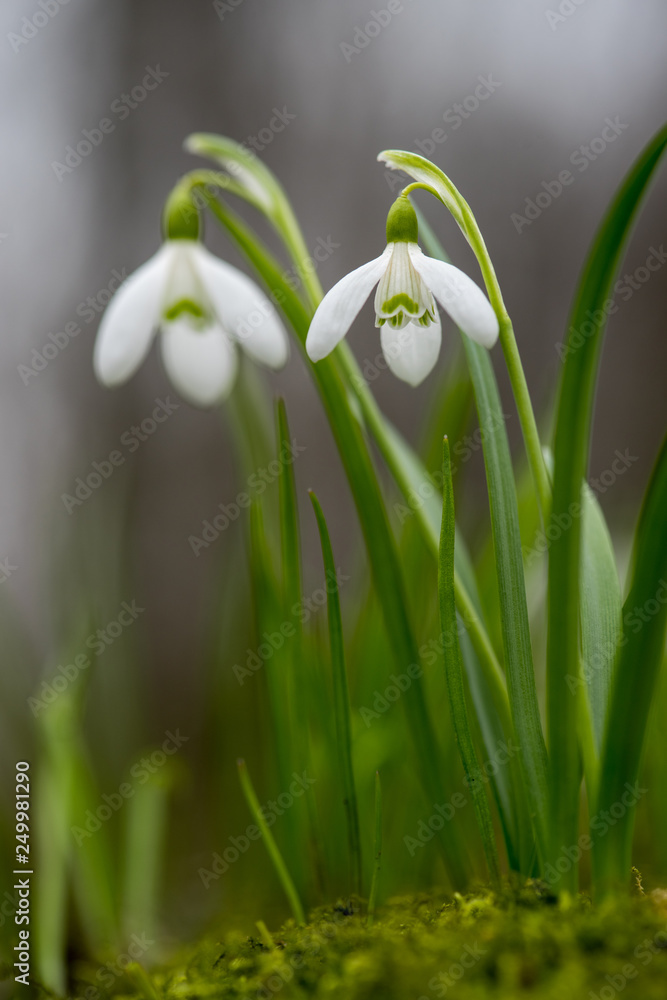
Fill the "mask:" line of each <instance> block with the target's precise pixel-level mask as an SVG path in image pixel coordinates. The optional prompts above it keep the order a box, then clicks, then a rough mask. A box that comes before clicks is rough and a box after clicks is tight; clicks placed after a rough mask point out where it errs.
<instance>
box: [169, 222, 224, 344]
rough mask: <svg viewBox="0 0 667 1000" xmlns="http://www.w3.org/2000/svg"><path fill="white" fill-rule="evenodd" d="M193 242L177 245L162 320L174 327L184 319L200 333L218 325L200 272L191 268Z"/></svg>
mask: <svg viewBox="0 0 667 1000" xmlns="http://www.w3.org/2000/svg"><path fill="white" fill-rule="evenodd" d="M191 242H192V241H190V240H180V241H176V240H175V241H174V245H175V247H176V248H177V251H178V252H176V253H175V254H174V257H173V261H172V264H171V268H170V274H169V281H168V283H167V295H166V299H165V302H164V305H163V309H162V316H163V319H164V320H166V321H167V322H172V323H173V322H174V320H177V319H183V320H185V321H186V322H188V323H189V324H190V326H192V327H193V328H194V329H197V330H200V329H204V328H205V327H208V326H209V325H210V324H211V323H213V322H215V312H214V309H213V305H212V303H211V302H210V299H209V296H208V294H207V292H206V289H205V288H204V286H203V284H202V282H201V279H200V277H199V275H198V274H197V270H196V268H194V267H193V266H192V261H191V259H190V255H189V253H188V251H189V249H190V243H191ZM179 243H180V244H182V246H179Z"/></svg>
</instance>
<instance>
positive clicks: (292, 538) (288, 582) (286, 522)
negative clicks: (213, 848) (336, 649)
mask: <svg viewBox="0 0 667 1000" xmlns="http://www.w3.org/2000/svg"><path fill="white" fill-rule="evenodd" d="M276 431H277V457H278V463H279V465H280V474H279V479H278V487H279V497H280V539H281V547H282V562H283V573H282V593H283V605H282V620H281V625H283V624H284V623H285V622H287V623H289V624H290V625H291V626H292V629H293V635H292V636H291V637H290V638H289V639H288V640H287V641H286V642H285V645H284V647H283V650H282V653H283V656H282V657H281V658H282V659H284V662H285V667H286V677H285V682H286V689H287V697H288V701H289V706H290V709H291V715H292V718H293V728H292V737H293V745H294V753H295V755H296V758H297V767H298V768H299V769H300V770H303V769H305V770H306V771H309V772H310V773H312V771H313V766H312V754H311V744H310V721H311V717H312V715H313V714H314V713H313V711H312V705H311V704H309V694H310V689H311V687H312V685H311V684H310V680H311V678H310V677H309V676H308V675H307V673H306V657H305V654H304V634H303V623H302V620H301V617H300V616H298V615H297V616H296V617H295V615H294V610H293V609H294V608H297V607H300V606H301V603H302V600H303V583H302V573H301V540H300V535H299V508H298V503H297V498H296V479H295V475H294V456H293V453H292V450H291V448H292V439H291V437H290V430H289V424H288V422H287V410H286V408H285V401H284V400H283V399H278V401H277V403H276ZM306 810H307V812H308V824H309V844H308V846H309V853H310V857H311V858H312V861H313V865H314V867H315V873H316V876H317V881H318V885H319V887H320V889H323V888H324V871H325V865H324V862H323V858H322V839H323V838H322V830H321V825H320V820H319V815H318V809H317V800H316V798H315V796H314V795H307V796H306Z"/></svg>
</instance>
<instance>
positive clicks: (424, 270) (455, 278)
mask: <svg viewBox="0 0 667 1000" xmlns="http://www.w3.org/2000/svg"><path fill="white" fill-rule="evenodd" d="M410 257H411V260H412V263H413V264H414V266H415V268H416V270H417V271H419V273H420V274H421V276H422V277H423V279H424V281H425V282H426V284H427V285H428V286H429V288H430V289H431V291H432V292H433V294H434V295H435V297H436V299H437V300H438V302H439V303H440V305H441V306H442V308H443V309H444V310H445V311H446V312H448V313H449V315H450V316H451V317H452V319H453V320H454V322H455V323H456V325H457V326H458V327H460V328H461V330H463V332H464V333H466V334H467V335H468V336H469V337H470V339H471V340H475V341H476V342H477V343H478V344H482V346H483V347H489V348H490V347H493V345H494V344H495V342H496V340H497V339H498V319H497V317H496V314H495V312H494V311H493V308H492V306H491V303H490V302H489V300H488V299H487V297H486V295H485V294H484V292H483V291H482V289H481V288H480V287H479V285H476V284H475V282H474V281H473V280H472V278H469V277H468V275H467V274H465V273H464V272H463V271H460V270H459V269H458V267H454V265H453V264H445V262H444V261H442V260H435V259H434V258H433V257H426V256H425V255H424V254H423V253H422V252H421V250H419V249H418V248H416V247H415V249H414V250H412V249H411V251H410Z"/></svg>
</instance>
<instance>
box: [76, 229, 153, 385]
mask: <svg viewBox="0 0 667 1000" xmlns="http://www.w3.org/2000/svg"><path fill="white" fill-rule="evenodd" d="M170 260H171V248H170V246H169V244H168V243H165V244H163V246H162V247H160V249H159V250H158V252H157V253H156V254H155V255H154V256H153V257H151V259H150V260H148V261H146V263H145V264H142V266H141V267H140V268H138V269H137V270H136V271H135V272H134V273H133V274H131V275H130V277H129V278H127V279H126V280H125V281H124V282H123V284H122V285H121V286H120V288H119V289H118V291H117V292H116V294H115V295H114V296H113V298H112V299H111V301H110V302H109V305H108V306H107V309H106V311H105V313H104V315H103V316H102V320H101V322H100V326H99V329H98V331H97V339H96V341H95V352H94V356H93V366H94V368H95V374H96V375H97V377H98V379H99V380H100V382H102V384H103V385H108V386H114V385H120V384H121V383H122V382H125V381H126V380H127V379H128V378H129V377H130V376H131V375H133V374H134V373H135V371H136V370H137V368H138V367H139V365H140V364H141V362H142V361H143V360H144V358H145V357H146V355H147V354H148V350H149V348H150V346H151V341H152V339H153V334H154V332H155V330H156V328H157V325H158V323H159V321H160V311H161V305H162V300H163V297H164V293H165V288H166V284H167V280H168V275H169V267H170Z"/></svg>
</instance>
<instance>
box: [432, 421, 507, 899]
mask: <svg viewBox="0 0 667 1000" xmlns="http://www.w3.org/2000/svg"><path fill="white" fill-rule="evenodd" d="M442 470H443V480H442V492H443V506H442V531H441V534H440V558H439V560H438V594H439V598H440V626H441V628H442V634H443V636H447V637H448V639H449V640H450V641H449V642H447V643H445V676H446V679H447V690H448V692H449V704H450V708H451V713H452V722H453V724H454V731H455V733H456V741H457V743H458V747H459V752H460V754H461V760H462V762H463V770H464V771H465V775H466V783H467V785H468V788H469V789H470V791H471V793H472V801H473V806H474V809H475V816H476V818H477V825H478V827H479V832H480V834H481V837H482V845H483V847H484V856H485V857H486V863H487V865H488V867H489V874H490V875H491V878H492V879H493V881H494V882H497V881H498V880H499V878H500V864H499V861H498V852H497V850H496V843H495V838H494V833H493V823H492V821H491V811H490V809H489V803H488V802H487V799H486V791H485V788H484V780H483V775H482V769H481V767H480V766H479V762H478V760H477V754H476V752H475V745H474V742H473V738H472V734H471V732H470V722H469V720H468V709H467V706H466V698H465V690H464V687H463V660H462V658H461V647H460V645H459V637H458V623H457V620H456V599H455V596H454V536H455V528H454V525H455V521H454V487H453V483H452V463H451V458H450V455H449V444H448V441H447V438H445V439H444V443H443V455H442Z"/></svg>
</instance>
